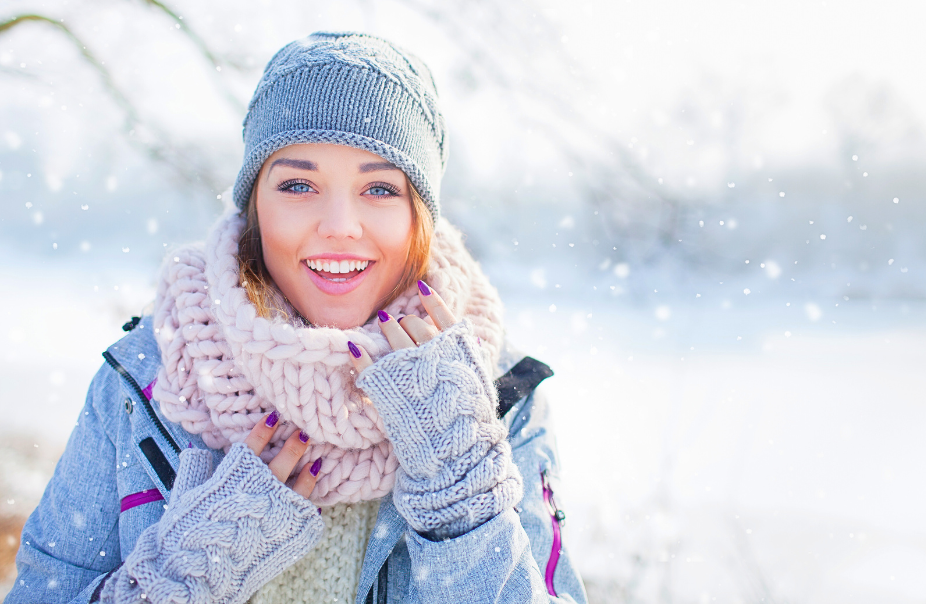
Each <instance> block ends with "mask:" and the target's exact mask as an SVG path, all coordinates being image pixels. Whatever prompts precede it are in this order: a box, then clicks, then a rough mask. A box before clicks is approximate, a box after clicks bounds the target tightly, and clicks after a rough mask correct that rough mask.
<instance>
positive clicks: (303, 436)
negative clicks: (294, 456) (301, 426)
mask: <svg viewBox="0 0 926 605" xmlns="http://www.w3.org/2000/svg"><path fill="white" fill-rule="evenodd" d="M299 441H301V442H303V443H308V442H309V436H308V435H306V434H305V431H299Z"/></svg>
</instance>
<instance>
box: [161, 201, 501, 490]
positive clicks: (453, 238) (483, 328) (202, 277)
mask: <svg viewBox="0 0 926 605" xmlns="http://www.w3.org/2000/svg"><path fill="white" fill-rule="evenodd" d="M244 222H245V220H244V218H243V217H241V216H240V215H239V214H238V213H237V212H236V211H229V212H227V213H226V214H225V215H224V216H223V217H222V218H221V219H220V220H219V221H218V223H217V224H216V226H215V228H214V229H213V230H212V232H211V233H210V235H209V238H208V240H207V241H206V245H205V248H203V247H202V246H187V247H184V248H181V249H179V250H175V251H174V252H172V253H171V254H170V255H168V258H166V259H165V262H164V265H163V268H162V270H161V275H160V278H159V283H158V292H157V298H156V301H155V315H154V330H155V336H156V338H157V341H158V345H159V346H160V349H161V358H162V361H163V365H162V367H161V370H160V373H159V374H158V379H157V384H156V385H155V387H154V391H153V398H154V399H156V400H157V401H159V402H160V405H161V410H162V411H163V413H164V415H165V416H166V417H167V418H168V419H169V420H171V421H173V422H178V423H180V424H181V425H182V426H183V428H184V429H186V430H187V431H189V432H191V433H196V434H202V437H203V441H205V443H206V445H208V446H209V447H212V448H224V449H225V450H226V451H227V450H228V448H229V447H231V444H232V443H235V442H237V441H243V440H244V438H245V437H246V436H247V435H248V433H249V432H250V430H251V429H252V428H253V427H254V425H255V424H256V423H257V422H258V421H259V420H260V419H261V418H262V417H263V415H264V414H266V413H268V412H269V411H270V410H273V409H276V410H278V411H279V413H280V416H281V417H282V418H283V420H285V421H287V423H286V424H285V425H284V426H283V427H282V428H281V429H280V430H278V431H277V432H276V435H275V437H274V440H273V441H272V442H271V444H270V447H269V448H268V449H267V450H266V451H264V452H263V454H262V456H261V457H262V458H263V459H264V460H265V461H269V460H270V459H271V458H272V457H273V456H274V455H275V454H276V453H277V452H279V450H280V448H281V447H282V445H283V442H284V441H285V440H286V438H287V437H289V435H291V434H292V433H293V432H294V431H296V430H299V429H302V430H303V431H305V432H306V434H308V435H309V438H310V442H309V443H310V445H309V449H308V451H307V452H306V454H305V456H304V457H303V459H302V461H301V463H300V467H301V465H302V464H305V463H307V462H311V461H314V460H315V459H317V458H323V459H324V462H323V463H322V470H321V474H320V478H319V481H318V483H317V484H316V486H315V491H314V492H312V501H313V502H315V503H316V504H318V505H323V506H327V505H332V504H337V503H339V502H357V501H360V500H370V499H373V498H379V497H381V496H383V495H385V494H387V493H389V492H390V491H391V490H392V486H393V483H394V481H395V472H396V468H397V467H398V462H397V461H396V457H395V454H393V451H392V445H391V444H390V443H389V441H388V440H387V439H386V436H385V434H384V432H383V423H382V421H381V420H380V418H379V415H378V414H377V412H376V408H375V407H373V405H371V403H370V401H369V399H367V398H366V396H365V395H364V394H363V392H362V391H360V390H359V389H357V388H356V387H355V386H354V375H353V374H354V371H353V367H352V365H351V363H350V360H349V359H348V351H347V341H348V340H352V341H353V342H355V343H357V344H360V345H362V346H363V347H364V348H366V350H367V351H369V352H370V354H371V355H372V356H373V358H374V359H376V358H378V357H381V356H382V355H385V354H386V353H388V352H389V351H391V348H390V347H389V344H388V342H387V341H386V339H385V337H384V336H383V335H382V332H380V330H379V327H378V326H377V325H376V323H375V322H370V323H368V324H366V325H364V326H360V327H357V328H353V329H350V330H338V329H335V328H320V327H306V326H303V325H302V324H301V323H296V322H294V321H293V320H289V319H286V318H283V317H274V318H271V319H265V318H262V317H259V316H258V315H257V310H256V308H255V307H254V305H253V304H252V303H251V301H250V300H249V299H248V296H247V294H246V293H245V290H244V289H243V288H242V287H241V286H240V284H239V276H238V261H237V258H236V255H237V253H238V235H239V233H240V232H241V229H242V227H243V226H244ZM428 283H429V284H430V285H431V286H432V287H433V288H434V289H435V290H436V291H437V292H439V293H440V295H441V296H442V297H443V299H444V301H446V303H447V304H448V306H449V307H450V309H451V310H452V311H453V312H454V313H455V314H456V316H457V317H468V318H469V319H470V320H471V321H472V322H473V324H474V325H475V327H476V333H477V335H478V336H479V337H480V338H481V339H482V341H483V343H485V347H486V350H487V352H488V354H489V355H490V358H491V360H492V362H493V364H494V363H495V362H497V360H498V355H499V351H500V348H501V346H502V339H503V331H502V321H501V314H502V306H501V302H500V300H499V298H498V293H497V291H496V290H495V288H494V287H492V285H491V284H489V281H488V279H487V278H486V276H485V275H484V274H483V273H482V271H481V269H480V268H479V265H478V264H477V263H476V261H475V260H474V259H473V257H472V256H470V254H469V252H467V251H466V248H464V246H463V241H462V236H461V234H460V232H459V231H458V230H457V229H455V228H454V227H452V226H451V225H450V223H448V222H447V221H446V220H444V219H441V220H440V221H438V223H437V228H436V230H435V234H434V240H433V242H432V246H431V262H430V265H429V273H428ZM386 310H387V311H388V312H389V313H390V314H391V315H392V316H394V317H395V316H401V315H418V316H421V317H424V316H425V312H424V310H423V309H422V308H421V304H420V302H419V300H418V296H417V294H416V291H415V289H414V288H413V289H411V290H409V291H408V292H405V293H404V294H402V295H401V296H399V297H398V298H397V299H396V300H395V301H394V302H393V303H392V304H390V305H389V306H388V307H387V309H386Z"/></svg>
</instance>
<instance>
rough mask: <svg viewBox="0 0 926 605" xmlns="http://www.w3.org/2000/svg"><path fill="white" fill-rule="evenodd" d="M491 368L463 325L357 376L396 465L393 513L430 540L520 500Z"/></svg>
mask: <svg viewBox="0 0 926 605" xmlns="http://www.w3.org/2000/svg"><path fill="white" fill-rule="evenodd" d="M486 366H487V364H486V361H485V358H484V356H483V354H482V351H481V350H480V348H479V345H478V342H477V339H476V336H475V334H474V333H473V328H472V324H471V323H470V322H469V321H468V320H463V321H461V322H460V323H457V324H455V325H453V326H451V327H450V328H447V329H446V330H444V331H443V332H441V333H440V334H438V335H437V336H435V337H434V338H433V339H432V340H430V341H428V342H426V343H425V344H423V345H422V346H420V347H416V348H410V349H400V350H398V351H395V352H393V353H390V354H389V355H386V356H385V357H383V358H381V359H380V360H379V361H377V362H376V363H374V364H373V365H372V366H370V367H368V368H367V369H365V370H364V371H363V372H361V374H360V376H359V378H358V379H357V386H358V387H360V388H361V389H363V390H364V392H366V394H367V395H368V396H369V397H370V399H371V400H372V402H373V404H374V405H375V406H376V409H377V410H378V411H379V414H380V416H381V417H382V418H383V423H384V424H385V428H386V434H387V436H388V437H389V440H390V441H391V442H392V445H393V448H394V449H395V453H396V457H397V458H398V460H399V465H400V468H399V472H398V474H397V477H396V485H395V489H394V492H393V500H394V501H395V505H396V508H397V509H398V511H399V513H400V514H401V515H402V516H403V517H404V518H405V520H406V521H408V523H409V525H411V526H412V528H414V529H415V531H417V532H418V533H419V534H421V535H423V536H425V537H427V538H429V539H432V540H439V539H444V538H453V537H456V536H459V535H462V534H464V533H466V532H468V531H470V530H472V529H473V528H475V527H478V526H479V525H481V524H482V523H485V522H486V521H488V520H489V519H491V518H492V517H494V516H496V515H497V514H499V513H500V512H502V511H504V510H506V509H508V508H510V507H512V506H514V505H515V504H517V503H518V502H519V501H520V500H521V497H522V492H523V488H522V483H521V474H520V473H519V472H518V468H517V466H515V464H514V461H513V460H512V457H511V445H510V444H509V443H508V439H507V436H508V433H507V430H506V429H505V426H504V425H503V424H502V423H501V421H499V420H498V418H497V416H496V407H497V399H498V396H497V394H496V392H495V386H494V384H493V383H492V379H491V375H490V374H489V372H488V370H487V367H486Z"/></svg>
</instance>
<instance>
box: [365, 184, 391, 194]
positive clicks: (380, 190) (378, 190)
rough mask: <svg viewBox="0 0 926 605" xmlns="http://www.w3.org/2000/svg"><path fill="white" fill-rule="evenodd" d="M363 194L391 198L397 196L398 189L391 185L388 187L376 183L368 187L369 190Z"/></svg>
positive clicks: (387, 185)
mask: <svg viewBox="0 0 926 605" xmlns="http://www.w3.org/2000/svg"><path fill="white" fill-rule="evenodd" d="M365 193H367V194H369V195H372V196H373V197H393V196H396V195H399V191H398V189H396V188H395V187H394V186H392V185H389V184H388V183H376V184H375V185H370V188H369V189H367V190H366V192H365Z"/></svg>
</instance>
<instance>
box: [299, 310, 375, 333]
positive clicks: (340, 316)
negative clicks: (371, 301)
mask: <svg viewBox="0 0 926 605" xmlns="http://www.w3.org/2000/svg"><path fill="white" fill-rule="evenodd" d="M371 315H372V311H371V312H370V313H367V314H366V315H363V314H360V313H352V312H340V310H339V309H325V310H322V311H321V312H320V313H308V314H306V313H303V317H305V318H306V319H308V320H309V323H311V324H312V325H313V326H318V327H325V328H337V329H338V330H349V329H350V328H356V327H359V326H362V325H363V324H365V323H366V322H367V320H368V319H369V318H370V316H371Z"/></svg>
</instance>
